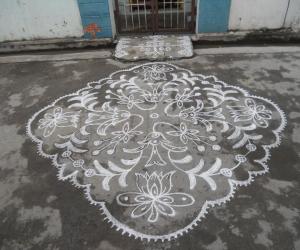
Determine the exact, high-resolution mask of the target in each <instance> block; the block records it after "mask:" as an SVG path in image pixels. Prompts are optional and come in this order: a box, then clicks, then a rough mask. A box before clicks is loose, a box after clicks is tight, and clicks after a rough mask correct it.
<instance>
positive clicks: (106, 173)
mask: <svg viewBox="0 0 300 250" xmlns="http://www.w3.org/2000/svg"><path fill="white" fill-rule="evenodd" d="M94 166H95V168H96V169H97V170H98V172H99V173H100V174H101V175H102V176H111V177H112V176H113V173H111V172H110V171H109V170H107V169H106V168H104V167H102V165H101V164H100V163H99V161H97V160H94Z"/></svg>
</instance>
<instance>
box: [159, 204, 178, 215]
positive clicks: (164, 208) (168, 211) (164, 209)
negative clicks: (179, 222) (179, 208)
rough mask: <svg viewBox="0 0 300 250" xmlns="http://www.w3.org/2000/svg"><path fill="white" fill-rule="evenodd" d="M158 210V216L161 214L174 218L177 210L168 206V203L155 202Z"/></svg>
mask: <svg viewBox="0 0 300 250" xmlns="http://www.w3.org/2000/svg"><path fill="white" fill-rule="evenodd" d="M155 206H156V209H157V210H158V211H157V212H158V214H159V213H161V214H163V215H167V216H174V215H175V210H174V209H173V208H172V207H171V206H170V205H168V204H167V203H163V202H155Z"/></svg>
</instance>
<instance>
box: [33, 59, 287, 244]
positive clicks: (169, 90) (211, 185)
mask: <svg viewBox="0 0 300 250" xmlns="http://www.w3.org/2000/svg"><path fill="white" fill-rule="evenodd" d="M285 124H286V120H285V116H284V114H283V112H282V111H281V109H280V108H279V107H278V106H277V105H276V104H275V103H273V102H272V101H270V100H267V99H265V98H262V97H258V96H253V95H250V94H249V93H248V92H247V91H245V90H243V89H242V88H239V87H237V86H231V85H228V84H226V83H224V82H222V81H220V80H218V79H217V78H216V77H215V76H204V75H201V74H194V73H192V72H191V71H189V70H186V69H182V68H178V67H177V66H174V65H171V64H167V63H148V64H143V65H140V66H136V67H133V68H131V69H128V70H121V71H117V72H115V73H113V74H112V75H110V76H109V77H108V78H104V79H101V80H99V81H95V82H90V83H88V85H87V87H85V88H83V89H80V90H79V91H77V92H76V93H72V94H69V95H66V96H63V97H61V98H59V99H57V100H56V101H55V102H53V103H52V104H51V105H49V106H47V107H45V108H43V109H42V110H40V111H38V112H37V113H36V114H34V115H33V117H32V118H31V119H30V120H29V122H28V126H27V132H28V135H29V136H30V137H31V138H32V139H33V141H34V142H36V143H37V144H38V152H39V153H40V154H41V155H42V156H44V157H47V158H51V159H52V162H53V164H54V165H55V166H56V167H57V170H58V178H59V179H60V180H69V181H70V182H71V183H72V184H74V185H75V186H76V187H78V188H81V189H82V190H83V191H84V193H85V195H86V197H87V199H88V200H89V201H90V203H91V204H93V205H96V206H99V207H100V209H101V211H102V213H103V214H104V215H105V218H106V219H107V220H108V221H109V222H110V223H112V226H114V227H116V229H117V230H122V231H123V233H127V234H128V235H130V236H134V237H136V238H141V239H147V240H170V239H172V238H176V237H178V236H179V235H182V234H183V233H184V232H187V231H188V230H190V229H192V228H193V227H195V226H196V225H197V224H198V223H199V222H200V220H201V219H202V218H203V217H204V216H205V214H206V213H207V212H208V211H207V210H208V208H209V207H213V206H215V205H220V204H222V203H224V202H226V201H228V200H229V199H230V198H231V197H233V194H234V192H235V190H236V188H237V187H238V186H246V185H248V184H250V182H251V181H253V179H254V177H255V176H257V175H261V174H264V173H266V172H267V171H268V166H267V164H266V162H267V160H268V159H269V158H270V149H271V148H273V147H276V146H278V145H279V143H280V137H279V134H280V132H281V131H282V130H283V128H284V126H285Z"/></svg>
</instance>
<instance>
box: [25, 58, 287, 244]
mask: <svg viewBox="0 0 300 250" xmlns="http://www.w3.org/2000/svg"><path fill="white" fill-rule="evenodd" d="M153 64H162V65H168V66H171V67H174V68H176V69H177V70H183V71H186V72H188V73H189V74H190V75H192V76H200V77H201V78H203V80H205V79H207V78H213V79H214V81H215V82H218V83H221V84H222V85H223V86H224V87H231V88H234V89H237V90H239V91H241V92H242V93H243V94H244V96H245V97H253V98H256V99H261V100H263V101H265V102H268V103H270V104H271V105H273V106H274V108H275V109H276V110H277V111H278V112H279V114H280V116H281V119H282V121H281V124H280V126H279V127H278V128H277V129H276V130H273V133H274V135H275V137H276V141H275V142H274V143H273V144H270V145H262V147H263V149H264V151H265V156H264V157H263V158H262V159H260V160H255V162H257V163H259V164H260V165H261V166H262V167H263V168H264V169H263V170H260V171H248V172H249V178H248V180H245V181H235V180H229V184H230V192H229V194H228V195H227V196H225V197H223V198H220V199H217V200H214V201H206V202H205V203H204V205H203V206H202V209H201V211H200V213H199V214H198V216H197V217H196V218H195V219H194V220H193V221H192V222H191V223H190V224H189V225H187V226H186V227H184V228H182V229H180V230H177V231H175V232H172V233H170V234H166V235H148V234H143V233H140V232H137V231H135V230H134V229H132V228H130V227H128V226H127V225H125V224H123V223H121V222H120V221H118V220H117V219H116V218H114V217H113V216H112V215H111V213H110V212H109V211H108V209H107V208H106V206H105V202H99V201H95V200H93V198H92V197H91V195H90V186H91V184H86V185H81V184H79V183H78V181H77V180H76V173H77V172H76V171H75V172H73V173H72V174H70V175H68V176H63V170H64V166H63V165H61V164H59V163H58V162H57V156H58V154H55V155H49V154H46V153H45V152H43V150H42V145H43V141H41V140H39V139H38V138H36V137H35V136H34V135H33V133H32V131H31V123H32V121H34V119H35V118H36V117H37V116H38V115H39V114H40V113H41V112H43V111H44V110H46V109H48V108H50V107H53V106H54V105H55V104H56V103H57V102H58V101H60V100H61V99H64V98H66V97H70V96H74V95H77V94H78V93H79V92H81V91H83V90H87V89H91V88H92V87H91V84H100V83H101V82H104V81H105V80H109V79H111V78H112V77H113V75H114V74H118V73H121V72H128V71H133V70H134V69H137V68H140V67H142V66H145V65H153ZM286 124H287V122H286V116H285V114H284V112H283V111H282V110H281V109H280V108H279V107H278V105H277V104H275V103H274V102H273V101H271V100H269V99H266V98H263V97H259V96H253V95H249V94H248V92H247V91H246V90H244V89H242V88H240V87H237V86H233V85H229V84H227V83H224V82H223V81H220V80H218V79H217V78H216V77H215V76H213V75H209V76H204V75H202V74H194V73H193V72H191V71H189V70H187V69H184V68H181V67H178V66H175V65H172V64H169V63H164V62H160V63H159V62H152V63H145V64H141V65H138V66H134V67H131V68H129V69H125V70H119V71H116V72H114V73H112V74H110V75H109V77H108V78H103V79H100V80H99V81H94V82H89V83H87V87H85V88H82V89H79V90H78V91H77V92H75V93H72V94H68V95H64V96H62V97H60V98H58V99H56V100H55V101H54V102H53V103H52V104H50V105H48V106H46V107H44V108H43V109H41V110H40V111H38V112H36V113H35V114H34V115H33V116H32V117H31V118H30V119H29V121H28V123H27V126H26V132H27V135H28V136H29V137H30V138H31V140H32V141H33V142H35V143H37V147H38V154H39V155H41V156H43V157H45V158H48V159H51V160H52V164H53V166H55V167H56V168H57V169H58V174H57V177H58V179H59V180H62V181H65V180H69V181H70V182H71V184H73V185H74V186H76V187H77V188H81V189H83V190H84V194H85V197H86V198H87V199H88V200H89V202H90V203H91V204H92V205H96V206H99V207H100V210H101V212H102V214H103V215H104V216H105V218H104V220H107V221H108V222H110V223H111V227H112V228H113V227H115V228H116V230H117V231H120V230H121V232H122V235H124V234H127V235H128V236H133V237H134V238H135V239H141V240H143V239H146V240H148V241H150V240H154V241H158V240H161V241H165V240H172V239H176V238H177V237H178V236H181V235H183V234H184V233H187V232H188V231H189V230H191V229H193V228H194V227H195V226H197V224H198V223H199V222H200V221H201V219H202V218H204V217H205V216H206V214H207V213H208V208H210V207H214V206H216V205H221V204H223V203H226V202H227V201H229V200H230V199H231V198H233V196H234V194H235V191H236V189H237V187H238V186H248V185H249V184H250V183H251V182H252V181H254V177H255V176H257V175H262V174H265V173H267V172H268V171H269V167H268V166H267V161H268V160H269V159H270V157H271V153H270V149H272V148H275V147H278V146H279V144H280V142H281V137H280V132H282V131H283V130H284V128H285V126H286Z"/></svg>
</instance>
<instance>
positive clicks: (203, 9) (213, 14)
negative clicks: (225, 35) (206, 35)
mask: <svg viewBox="0 0 300 250" xmlns="http://www.w3.org/2000/svg"><path fill="white" fill-rule="evenodd" d="M230 5H231V0H199V4H198V12H199V15H198V16H199V20H198V32H226V31H227V30H228V21H229V14H230Z"/></svg>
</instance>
